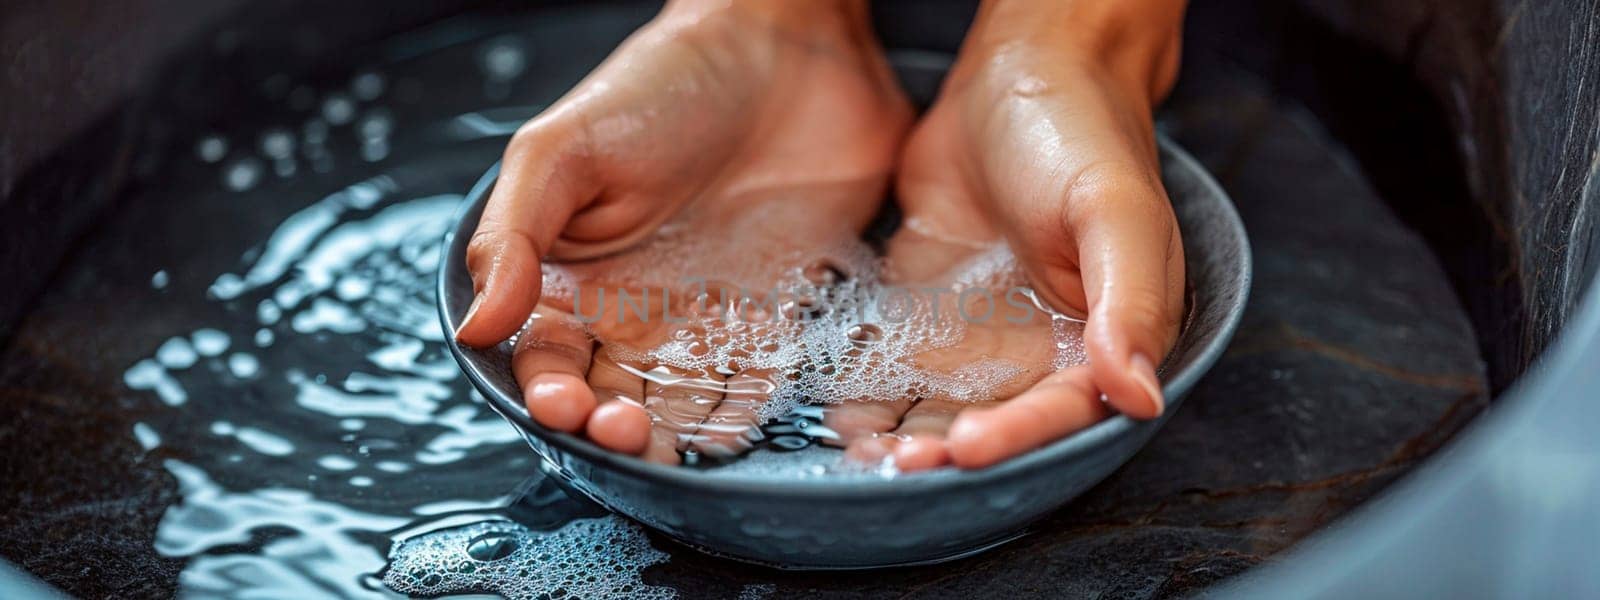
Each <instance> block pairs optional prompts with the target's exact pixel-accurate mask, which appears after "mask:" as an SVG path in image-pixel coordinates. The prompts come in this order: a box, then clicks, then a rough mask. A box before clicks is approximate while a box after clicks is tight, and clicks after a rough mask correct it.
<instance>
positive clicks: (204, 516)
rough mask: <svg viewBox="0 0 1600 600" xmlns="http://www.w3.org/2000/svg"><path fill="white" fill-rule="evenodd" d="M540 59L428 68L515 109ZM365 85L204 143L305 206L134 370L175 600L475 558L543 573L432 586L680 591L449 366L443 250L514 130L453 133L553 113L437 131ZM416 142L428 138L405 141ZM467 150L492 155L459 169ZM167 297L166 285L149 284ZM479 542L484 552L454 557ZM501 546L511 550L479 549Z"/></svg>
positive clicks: (288, 96) (321, 585) (306, 592)
mask: <svg viewBox="0 0 1600 600" xmlns="http://www.w3.org/2000/svg"><path fill="white" fill-rule="evenodd" d="M522 52H525V50H524V49H523V47H522V45H521V42H519V41H518V40H516V39H515V38H494V39H493V40H491V41H489V42H485V43H483V44H479V45H477V47H476V48H463V49H457V52H456V55H454V56H453V57H445V55H441V57H425V58H424V59H421V60H423V61H424V62H426V61H435V62H438V63H441V64H442V63H445V62H451V61H453V62H456V63H458V64H459V65H464V66H468V67H469V69H470V66H471V65H473V64H474V63H476V64H478V65H479V66H480V67H481V68H482V69H481V70H478V71H477V72H479V73H480V75H481V76H482V77H483V83H484V85H485V90H486V91H488V93H491V94H496V95H498V94H502V93H505V92H506V91H508V90H509V87H508V86H510V85H511V84H512V83H513V82H514V81H515V80H516V79H517V77H518V76H519V75H520V73H521V72H522V71H523V69H524V68H525V66H526V62H525V55H523V54H521V53H522ZM447 54H448V53H447ZM436 66H437V65H436ZM446 67H448V68H447V69H445V71H446V72H448V73H450V74H452V75H454V74H455V73H456V72H457V71H459V69H458V68H457V67H456V66H450V65H446ZM347 81H348V82H349V83H348V89H347V90H346V89H339V90H334V91H328V92H321V91H318V90H317V89H316V88H315V87H312V86H309V85H296V84H293V82H292V81H285V82H283V83H284V86H283V87H284V89H285V90H292V91H286V93H285V94H284V95H285V99H284V100H283V101H284V103H285V105H286V107H287V108H288V109H289V111H288V112H291V113H293V112H296V111H301V110H303V111H305V112H304V113H301V114H299V116H294V117H289V119H292V120H280V121H279V122H281V123H289V124H290V125H273V126H267V127H264V128H262V129H261V130H260V131H258V132H254V133H251V132H244V133H239V132H232V133H227V134H223V133H207V134H204V135H203V136H202V137H201V138H199V139H198V140H197V141H196V142H195V146H194V153H193V154H192V155H188V156H186V157H185V158H187V160H191V161H194V162H195V163H197V164H202V165H209V166H208V167H206V168H209V169H213V170H214V172H215V173H216V177H217V181H218V183H217V184H215V185H217V187H218V189H220V190H222V191H224V192H228V193H227V194H225V195H223V196H221V197H223V198H244V197H246V196H245V195H239V194H236V193H242V192H251V193H252V194H260V193H262V192H265V191H267V190H272V191H273V192H281V193H282V194H284V195H285V197H286V198H287V200H286V201H288V202H293V201H294V200H293V198H295V197H299V198H306V199H309V200H310V201H309V202H308V203H306V204H305V205H304V207H303V208H300V209H299V210H297V211H295V212H294V213H293V214H291V215H289V216H288V217H287V218H285V219H283V221H282V222H281V223H280V224H279V225H278V226H277V227H276V228H275V229H274V230H273V231H272V232H271V233H270V235H267V236H266V238H265V240H264V241H263V242H262V243H261V244H260V245H259V246H258V247H257V248H255V249H254V250H251V251H249V252H247V253H246V254H245V255H244V256H243V257H242V258H241V260H240V262H239V263H238V268H236V269H231V270H230V271H229V272H225V273H220V274H214V277H211V278H210V279H211V281H210V285H209V286H208V288H207V289H206V292H205V295H206V298H205V299H204V303H205V304H209V305H210V306H209V307H207V308H209V309H220V310H207V311H206V312H204V313H202V314H221V315H223V316H222V317H220V318H218V319H217V320H215V321H208V322H206V326H204V327H200V328H197V329H194V330H192V331H178V332H171V334H170V335H169V337H167V338H166V339H165V340H164V341H162V342H161V343H159V344H156V345H154V347H153V348H152V349H151V351H150V354H149V355H148V356H147V357H145V358H143V359H141V360H138V361H136V362H135V363H134V364H132V365H131V366H129V367H128V368H127V369H126V370H125V372H124V373H123V380H124V382H125V383H126V385H127V386H128V387H130V388H132V389H135V390H142V391H145V392H147V393H149V394H151V395H152V396H154V397H156V398H159V399H160V400H161V401H162V403H164V404H165V405H167V406H168V407H169V410H168V411H167V412H165V413H162V414H160V415H157V416H154V417H152V418H149V419H145V420H142V421H140V422H139V423H137V424H135V425H134V426H133V427H132V431H131V435H132V436H133V437H134V438H135V439H136V440H137V442H138V443H139V445H140V447H141V448H143V449H144V451H146V452H159V453H161V454H156V456H162V457H164V460H163V462H162V464H163V466H164V467H165V469H166V470H167V471H168V472H169V473H171V475H172V476H173V478H174V479H176V480H177V483H178V494H179V496H180V499H179V500H178V501H177V502H175V503H174V504H173V505H171V506H170V507H169V508H168V509H167V512H166V513H165V515H164V516H163V518H162V519H161V521H160V525H159V528H158V531H157V532H156V541H155V547H156V550H157V551H158V552H159V553H161V554H162V555H165V556H168V557H176V558H185V559H187V562H186V564H185V566H184V569H183V571H182V573H181V574H180V576H179V587H180V594H181V595H184V596H205V597H211V596H252V597H272V598H279V597H327V596H339V597H391V596H394V595H395V592H394V591H393V590H390V589H388V588H387V587H385V585H384V584H383V582H382V581H381V580H380V577H379V573H380V572H383V573H386V574H388V573H397V572H400V571H398V570H389V571H384V567H385V565H386V564H387V563H388V562H389V555H390V553H391V551H393V552H394V557H395V560H397V561H400V562H401V563H403V564H404V565H406V569H405V570H404V571H405V572H412V571H416V570H418V569H428V568H437V567H444V566H449V565H450V564H454V563H452V562H451V561H454V560H455V558H456V557H457V555H459V556H461V557H467V560H473V561H478V562H484V560H483V558H482V557H489V558H488V560H487V562H489V563H496V564H501V563H503V564H512V563H516V564H519V565H522V567H521V569H525V570H530V571H537V572H538V573H540V575H537V576H532V577H521V576H520V575H519V573H521V570H517V571H506V572H505V573H503V575H504V577H501V578H499V579H493V580H489V579H483V578H472V577H465V576H462V575H461V574H460V573H459V572H456V575H454V576H452V577H451V578H448V579H446V578H441V579H440V582H438V583H437V584H436V585H435V587H433V588H428V589H430V590H434V591H440V592H444V591H448V592H471V591H480V592H485V591H491V592H492V591H498V592H502V593H506V594H512V595H518V594H533V595H537V594H541V593H548V592H552V591H555V590H556V589H558V588H563V586H564V588H563V589H567V590H571V591H577V590H592V591H595V592H601V591H606V590H609V591H611V592H619V593H628V594H651V595H655V596H665V595H671V592H670V590H665V589H661V588H652V587H650V586H647V585H646V584H644V583H643V581H642V579H641V575H640V571H641V570H642V569H643V568H644V567H647V566H649V565H652V564H656V563H659V562H661V561H663V560H665V559H666V555H665V554H664V553H662V552H660V551H658V550H656V549H654V548H652V547H651V546H650V542H649V541H648V538H647V537H646V536H645V535H644V533H643V531H642V530H640V529H639V528H638V526H636V525H633V524H631V523H629V522H627V521H624V520H621V519H619V518H617V517H614V516H610V515H608V514H606V513H604V512H603V511H596V510H595V509H593V508H592V507H591V506H589V505H587V504H584V503H579V502H577V501H574V500H571V499H568V498H566V497H565V496H564V495H562V494H560V493H559V492H556V491H554V488H553V487H552V486H551V484H550V483H549V482H548V480H546V479H545V478H544V477H543V476H542V475H537V473H538V472H539V470H538V466H537V459H536V458H535V457H534V456H533V455H532V453H531V452H529V451H528V449H527V448H526V446H525V445H524V444H523V442H522V441H521V438H520V437H519V436H518V434H517V433H516V432H515V430H513V429H512V428H511V426H509V425H508V424H506V423H505V422H504V421H503V420H501V419H500V418H499V417H498V416H496V415H495V414H494V413H493V412H492V411H490V410H489V409H488V408H487V407H486V406H485V405H484V403H483V402H482V400H481V398H477V397H475V395H474V392H472V391H471V390H470V388H469V386H468V385H467V384H466V383H465V381H464V380H463V379H462V378H461V377H460V375H459V369H458V368H457V367H456V365H455V363H454V361H453V360H452V359H451V358H450V356H449V353H448V352H447V351H446V349H445V348H444V346H443V344H444V341H445V335H444V333H443V332H442V331H441V330H440V328H439V325H438V319H437V317H436V313H435V310H434V306H433V292H432V289H433V282H434V276H435V272H436V270H437V267H438V263H439V256H440V250H441V248H440V243H441V240H442V237H443V234H444V232H445V229H446V228H447V227H449V226H450V225H451V223H450V216H451V215H452V213H453V212H454V211H455V209H456V208H457V205H458V204H459V203H460V201H461V196H460V195H459V193H457V192H459V191H462V190H464V189H465V187H466V186H465V185H464V184H462V183H461V180H463V179H464V180H465V181H468V182H470V181H471V179H473V178H476V176H477V175H478V174H479V173H480V172H481V170H482V169H483V168H485V167H486V166H487V165H488V164H489V163H490V162H492V160H493V158H494V154H496V153H497V152H482V151H481V149H485V148H488V149H494V148H496V147H498V146H499V145H501V144H503V139H499V138H503V136H504V135H505V134H508V133H509V129H507V130H504V131H503V132H502V131H485V130H482V129H479V130H477V131H475V132H473V133H472V134H471V135H462V132H461V131H459V130H458V129H455V128H453V127H452V126H451V124H452V123H455V122H456V115H462V114H481V115H490V116H493V117H495V118H496V119H501V118H504V119H506V120H516V115H522V117H521V118H526V116H527V115H529V114H531V111H534V110H537V109H534V108H525V107H521V106H516V107H502V108H494V107H484V106H483V105H482V103H481V102H482V101H481V98H480V99H479V100H478V104H476V105H471V106H444V105H441V106H437V107H432V108H430V109H429V111H424V112H431V114H430V115H425V116H426V117H427V118H425V119H424V118H420V117H418V115H416V114H402V112H401V111H400V110H399V109H397V108H395V107H394V106H393V105H389V106H380V105H378V103H380V102H387V101H389V99H388V98H387V95H388V92H389V91H390V88H391V86H390V81H391V80H390V79H389V78H388V77H386V76H385V75H383V74H382V73H379V72H378V71H376V70H372V69H366V70H361V71H358V72H356V73H355V74H354V75H352V76H351V77H350V78H349V79H348V80H347ZM403 84H405V81H397V82H396V83H395V85H394V86H393V87H394V88H396V89H399V88H400V87H403ZM410 85H411V86H413V87H415V86H416V85H417V84H416V83H415V82H414V81H413V82H411V83H410ZM297 106H298V108H297ZM413 108H415V107H413ZM433 111H436V112H433ZM413 112H415V111H413ZM407 119H409V121H408V120H407ZM407 122H410V123H416V124H417V125H418V126H417V127H415V128H412V129H410V130H407V129H405V128H403V127H401V125H404V124H405V123H407ZM430 122H431V123H436V124H435V125H429V124H428V123H430ZM408 133H409V134H411V135H413V136H415V137H414V138H413V142H415V141H416V140H424V141H423V142H422V143H412V144H411V145H409V146H402V145H398V143H399V141H400V140H402V139H403V136H405V135H407V134H408ZM230 140H233V141H234V142H233V143H230ZM347 142H349V143H347ZM452 144H459V145H468V144H477V146H474V147H473V148H478V149H479V150H475V151H476V152H477V154H476V155H471V156H470V157H464V156H463V155H464V153H465V152H466V150H463V148H461V147H459V146H452ZM402 152H403V153H404V154H403V156H401V155H400V154H401V153H402ZM468 158H470V160H469V159H468ZM374 161H382V162H381V163H380V164H382V165H395V166H392V167H389V168H387V169H385V170H383V171H380V172H377V173H372V172H370V171H369V172H367V173H363V174H361V175H359V176H351V177H348V178H345V179H344V181H345V182H346V183H345V184H344V185H342V186H341V187H337V188H336V189H335V190H334V191H333V192H332V193H327V190H328V189H329V186H328V182H330V181H334V180H336V178H337V177H338V176H339V173H340V172H341V171H339V169H346V170H358V169H356V168H355V167H357V166H360V165H363V164H364V163H370V162H374ZM303 165H310V166H311V168H310V169H303V168H299V167H300V166H303ZM440 165H447V166H440ZM365 168H369V169H370V168H371V167H365ZM273 174H275V175H276V176H277V177H272V175H273ZM314 174H319V175H316V176H315V177H312V175H314ZM324 174H325V175H324ZM319 189H320V190H321V191H320V192H316V191H314V190H319ZM202 226H204V224H202ZM168 278H169V276H168V275H167V274H166V272H165V271H161V272H160V273H159V274H158V276H156V277H152V282H151V284H152V287H154V288H157V289H162V288H166V287H167V284H168ZM530 474H533V478H532V479H531V480H527V481H524V480H525V479H527V478H528V477H529V476H530ZM519 484H520V485H519ZM519 490H532V491H531V492H529V491H519ZM528 494H531V496H530V497H526V498H525V497H524V496H525V495H528ZM519 499H520V500H519ZM511 519H515V521H512V520H511ZM474 528H475V529H474ZM467 529H472V530H474V531H478V535H475V536H472V538H471V539H468V540H464V541H463V543H462V544H461V545H459V547H457V545H456V544H454V543H453V542H452V541H450V540H454V537H452V536H454V535H456V533H457V532H460V531H465V530H467ZM490 531H496V532H498V533H496V535H498V536H500V537H499V538H498V539H497V540H489V539H488V538H481V534H483V533H486V532H490ZM397 539H403V540H406V543H401V544H396V543H395V542H394V540H397ZM441 544H442V545H441ZM424 547H426V548H430V549H431V550H429V551H428V552H427V553H418V552H416V551H415V550H416V549H420V548H424ZM469 547H470V548H473V550H469ZM474 556H477V557H479V558H472V557H474ZM552 557H554V558H552ZM430 560H433V561H438V562H437V564H432V563H429V562H428V561H430ZM595 565H607V568H606V569H604V570H597V569H595V568H593V567H594V566H595ZM563 569H565V571H563ZM457 571H459V570H457ZM491 572H494V570H493V569H488V570H484V571H482V572H481V573H491ZM555 573H566V574H565V575H561V576H559V577H558V576H555V575H553V574H555ZM402 579H403V578H402ZM389 582H390V583H391V584H396V585H398V584H400V583H403V581H402V580H401V579H393V578H391V580H390V581H389ZM446 584H448V585H446ZM406 591H409V592H416V593H422V592H425V591H428V590H425V589H423V588H418V587H415V586H413V587H411V588H407V589H406Z"/></svg>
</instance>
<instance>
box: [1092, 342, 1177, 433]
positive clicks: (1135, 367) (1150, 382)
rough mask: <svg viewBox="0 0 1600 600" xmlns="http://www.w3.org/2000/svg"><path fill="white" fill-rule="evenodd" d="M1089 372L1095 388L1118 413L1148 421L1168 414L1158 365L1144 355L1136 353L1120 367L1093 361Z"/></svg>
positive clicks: (1113, 363)
mask: <svg viewBox="0 0 1600 600" xmlns="http://www.w3.org/2000/svg"><path fill="white" fill-rule="evenodd" d="M1090 370H1091V371H1092V374H1093V379H1094V385H1095V387H1096V388H1099V389H1100V391H1101V393H1103V394H1105V396H1106V402H1107V403H1109V404H1110V405H1111V407H1112V408H1115V409H1116V410H1117V412H1120V413H1122V414H1124V415H1127V416H1129V417H1131V418H1134V419H1140V420H1149V419H1154V418H1157V417H1160V416H1161V414H1162V412H1164V411H1165V410H1166V406H1165V402H1164V401H1163V397H1162V393H1161V384H1160V381H1159V380H1158V379H1157V378H1156V369H1155V364H1154V363H1153V362H1152V361H1151V360H1150V359H1149V358H1148V357H1147V356H1146V355H1145V354H1144V353H1142V352H1135V353H1133V355H1132V356H1131V357H1129V358H1128V359H1127V360H1126V361H1124V362H1123V363H1122V364H1121V365H1120V366H1119V365H1118V364H1117V363H1116V362H1113V361H1110V360H1101V361H1092V362H1090Z"/></svg>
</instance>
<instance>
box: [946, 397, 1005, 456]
mask: <svg viewBox="0 0 1600 600" xmlns="http://www.w3.org/2000/svg"><path fill="white" fill-rule="evenodd" d="M991 412H992V411H991V410H968V411H965V412H962V413H961V414H959V415H956V418H955V421H952V422H951V423H950V433H949V434H947V435H946V437H945V443H944V446H945V448H946V451H947V452H948V453H949V459H950V463H951V464H954V465H955V466H957V467H960V468H962V469H978V468H982V467H987V466H989V465H992V464H995V463H997V462H1000V461H1001V460H1004V459H1005V457H1006V456H1005V454H1006V448H1005V444H1004V443H1002V441H1001V440H1000V439H998V438H996V436H994V435H993V429H994V424H993V423H992V421H993V419H992V418H991V414H990V413H991Z"/></svg>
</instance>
